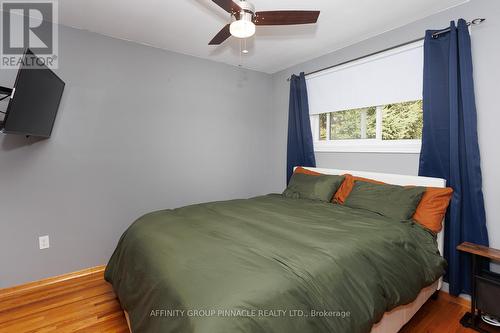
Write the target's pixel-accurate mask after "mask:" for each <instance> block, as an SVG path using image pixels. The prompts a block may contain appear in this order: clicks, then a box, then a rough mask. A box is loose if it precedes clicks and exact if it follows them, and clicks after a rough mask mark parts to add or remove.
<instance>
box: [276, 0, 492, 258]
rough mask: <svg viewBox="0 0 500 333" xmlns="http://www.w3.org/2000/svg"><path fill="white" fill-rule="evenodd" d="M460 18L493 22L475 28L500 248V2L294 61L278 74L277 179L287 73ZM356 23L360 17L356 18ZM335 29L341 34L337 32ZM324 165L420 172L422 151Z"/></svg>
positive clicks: (487, 189)
mask: <svg viewBox="0 0 500 333" xmlns="http://www.w3.org/2000/svg"><path fill="white" fill-rule="evenodd" d="M460 17H463V18H465V19H473V18H476V17H485V18H487V22H485V23H484V24H482V25H480V26H477V27H474V28H473V30H472V44H473V57H474V68H475V75H474V77H475V87H476V98H477V108H478V127H479V128H478V130H479V141H480V147H481V155H482V170H483V178H484V186H483V189H484V195H485V201H486V213H487V219H488V229H489V234H490V240H491V244H492V245H493V246H494V247H497V248H500V220H499V219H498V217H497V215H498V213H497V212H496V205H497V203H498V200H499V198H500V187H499V186H498V184H499V183H500V172H499V170H500V154H498V151H499V150H498V124H499V123H500V113H499V112H498V108H499V107H498V92H499V91H498V83H499V82H500V66H499V60H498V59H499V58H498V55H499V54H500V43H499V42H498V41H499V35H500V1H498V0H471V1H470V2H468V3H466V4H464V5H461V6H458V7H455V8H451V9H449V10H447V11H444V12H441V13H439V14H436V15H434V16H431V17H428V18H426V19H423V20H420V21H417V22H414V23H411V24H409V25H406V26H404V27H401V28H399V29H396V30H393V31H389V32H387V33H384V34H382V35H379V36H377V37H375V38H371V39H369V40H366V41H364V42H361V43H358V44H355V45H352V46H350V47H347V48H344V49H342V50H339V51H337V52H333V53H330V54H328V55H325V56H322V57H320V58H317V59H314V60H311V61H308V62H305V63H303V64H300V65H297V66H294V67H292V68H289V69H287V70H284V71H282V72H279V73H276V74H275V75H273V89H274V110H275V111H276V112H275V113H274V114H273V115H274V125H275V127H276V130H275V131H274V133H275V140H274V141H273V142H274V144H275V145H276V146H275V152H276V154H278V155H279V156H281V158H280V159H279V160H276V161H275V163H278V165H276V166H275V168H273V170H276V172H278V174H277V175H276V179H284V177H285V164H286V126H287V116H288V115H287V113H288V94H289V84H288V82H287V81H286V78H287V77H289V76H290V75H291V74H293V73H299V72H301V71H304V72H310V71H313V70H317V69H321V68H324V67H327V66H331V65H334V64H337V63H340V62H343V61H347V60H350V59H353V58H356V57H359V56H361V55H363V54H369V53H371V52H375V51H378V50H382V49H384V48H387V47H391V46H394V45H398V44H400V43H404V42H406V41H410V40H413V39H416V38H419V37H421V36H423V35H424V31H425V30H426V29H439V28H443V27H446V26H448V25H449V22H450V20H455V19H458V18H460ZM353 24H355V22H353ZM332 33H335V32H334V31H333V32H332ZM316 159H317V164H318V166H319V167H325V168H339V169H351V170H370V171H379V172H380V171H385V172H391V173H401V174H409V175H415V174H417V172H418V155H415V154H371V153H319V154H316Z"/></svg>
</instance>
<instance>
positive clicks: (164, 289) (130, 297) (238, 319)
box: [105, 195, 445, 333]
mask: <svg viewBox="0 0 500 333" xmlns="http://www.w3.org/2000/svg"><path fill="white" fill-rule="evenodd" d="M444 268H445V261H444V259H443V258H442V257H441V256H440V255H439V252H438V250H437V244H436V237H435V235H433V234H432V233H430V232H429V231H427V230H425V229H424V228H422V227H420V226H419V225H418V224H416V223H414V222H413V221H411V220H409V221H396V220H392V219H388V218H386V217H383V216H380V215H377V214H375V213H372V212H368V211H364V210H359V209H351V208H348V207H345V206H341V205H333V204H331V203H324V202H319V201H311V200H300V199H286V198H283V197H282V196H281V195H267V196H261V197H257V198H253V199H247V200H232V201H226V202H215V203H206V204H200V205H194V206H188V207H183V208H179V209H174V210H164V211H159V212H154V213H151V214H147V215H145V216H143V217H142V218H140V219H139V220H138V221H136V222H135V223H134V224H133V225H132V226H131V227H130V228H129V229H128V230H127V231H126V232H125V233H124V235H123V236H122V237H121V239H120V241H119V244H118V246H117V248H116V250H115V252H114V254H113V256H112V258H111V259H110V262H109V264H108V266H107V268H106V273H105V277H106V279H107V280H108V281H109V282H111V283H112V284H113V288H114V290H115V291H116V293H117V295H118V297H119V299H120V302H121V304H122V306H123V308H124V309H125V310H126V311H127V312H128V314H129V318H130V324H131V327H132V329H133V332H134V333H136V332H158V331H161V332H235V331H239V332H263V331H264V332H285V331H286V332H305V333H307V332H332V331H333V332H370V331H371V330H372V327H373V326H374V324H376V323H377V322H379V321H380V320H381V319H382V317H383V316H384V314H385V313H386V312H389V311H391V310H393V309H395V308H397V307H398V306H401V305H405V304H409V303H412V302H413V301H414V300H415V299H416V298H417V296H418V295H419V293H420V292H421V290H422V289H423V288H425V287H427V286H430V285H432V284H433V283H434V282H435V281H436V280H438V279H439V278H440V277H441V276H442V274H443V273H444ZM375 327H376V326H375Z"/></svg>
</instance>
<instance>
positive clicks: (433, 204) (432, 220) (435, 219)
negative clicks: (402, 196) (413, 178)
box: [413, 187, 453, 234]
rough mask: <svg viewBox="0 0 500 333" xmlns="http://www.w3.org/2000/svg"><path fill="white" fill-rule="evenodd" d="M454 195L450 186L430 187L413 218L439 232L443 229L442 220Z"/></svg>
mask: <svg viewBox="0 0 500 333" xmlns="http://www.w3.org/2000/svg"><path fill="white" fill-rule="evenodd" d="M452 195H453V189H452V188H450V187H446V188H436V187H428V188H427V191H425V193H424V195H423V196H422V200H420V203H419V204H418V206H417V210H416V211H415V214H413V219H414V220H415V221H417V222H418V223H420V224H421V225H423V226H424V227H426V228H427V229H429V230H431V231H433V232H435V233H436V234H437V233H439V232H440V231H441V229H443V225H442V222H443V219H444V216H445V214H446V210H447V209H448V205H449V203H450V200H451V196H452Z"/></svg>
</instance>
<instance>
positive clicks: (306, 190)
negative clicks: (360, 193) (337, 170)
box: [283, 173, 344, 202]
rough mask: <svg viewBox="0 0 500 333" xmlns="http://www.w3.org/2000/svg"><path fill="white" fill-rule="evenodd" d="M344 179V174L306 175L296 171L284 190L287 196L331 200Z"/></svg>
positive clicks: (284, 194)
mask: <svg viewBox="0 0 500 333" xmlns="http://www.w3.org/2000/svg"><path fill="white" fill-rule="evenodd" d="M343 181H344V176H330V175H321V176H314V175H306V174H303V173H294V174H293V175H292V178H291V179H290V183H289V184H288V187H287V188H286V190H285V192H283V196H284V197H285V198H293V199H311V200H319V201H326V202H329V201H331V200H332V197H333V195H334V194H335V192H337V190H338V188H339V187H340V185H341V184H342V182H343Z"/></svg>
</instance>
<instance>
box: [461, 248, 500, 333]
mask: <svg viewBox="0 0 500 333" xmlns="http://www.w3.org/2000/svg"><path fill="white" fill-rule="evenodd" d="M457 250H459V251H462V252H466V253H470V255H471V262H472V265H471V268H472V269H471V274H472V276H471V281H472V286H471V287H472V288H471V310H470V312H468V313H466V314H465V315H464V316H463V317H462V319H461V320H460V323H461V324H462V325H463V326H465V327H469V328H472V329H474V330H476V331H478V332H488V331H486V330H485V329H483V328H482V327H484V325H479V321H481V313H482V312H483V313H488V314H490V315H492V316H495V317H497V318H500V274H496V273H494V272H491V271H489V270H484V269H481V267H482V265H481V263H482V261H483V260H485V259H491V260H496V261H500V250H496V249H492V248H489V247H486V246H482V245H476V244H472V243H468V242H465V243H462V244H460V245H459V246H457ZM480 326H481V327H480Z"/></svg>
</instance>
